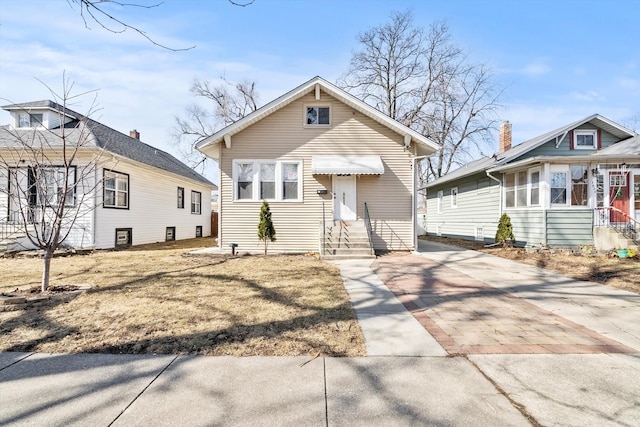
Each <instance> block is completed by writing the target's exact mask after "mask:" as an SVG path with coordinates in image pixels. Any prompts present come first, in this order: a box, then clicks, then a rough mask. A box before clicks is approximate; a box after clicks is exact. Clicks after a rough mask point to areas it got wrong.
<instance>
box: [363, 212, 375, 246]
mask: <svg viewBox="0 0 640 427" xmlns="http://www.w3.org/2000/svg"><path fill="white" fill-rule="evenodd" d="M364 226H365V227H366V229H367V237H368V238H369V247H370V248H371V249H373V239H372V237H371V234H372V229H371V217H370V216H369V207H368V206H367V202H364Z"/></svg>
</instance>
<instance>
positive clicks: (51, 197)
mask: <svg viewBox="0 0 640 427" xmlns="http://www.w3.org/2000/svg"><path fill="white" fill-rule="evenodd" d="M33 171H34V173H35V175H36V176H35V178H36V182H37V183H38V184H36V186H37V187H38V188H37V192H38V203H39V204H40V205H42V206H47V207H55V206H57V205H58V204H59V203H61V202H62V200H64V205H65V206H67V207H73V206H75V205H76V200H75V194H76V193H75V184H76V168H75V167H71V168H69V169H66V168H64V167H50V168H34V169H33ZM65 176H67V191H66V193H65V191H64V189H65Z"/></svg>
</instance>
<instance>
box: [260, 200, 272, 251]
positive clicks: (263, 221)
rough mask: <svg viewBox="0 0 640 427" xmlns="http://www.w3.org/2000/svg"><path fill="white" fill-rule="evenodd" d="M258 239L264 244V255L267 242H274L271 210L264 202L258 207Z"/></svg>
mask: <svg viewBox="0 0 640 427" xmlns="http://www.w3.org/2000/svg"><path fill="white" fill-rule="evenodd" d="M258 239H260V240H262V241H263V242H264V254H265V255H266V254H267V245H268V244H269V241H272V242H275V241H276V228H275V227H274V226H273V222H272V221H271V209H269V203H267V201H266V200H263V201H262V206H261V207H260V222H259V223H258Z"/></svg>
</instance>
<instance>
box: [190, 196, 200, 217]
mask: <svg viewBox="0 0 640 427" xmlns="http://www.w3.org/2000/svg"><path fill="white" fill-rule="evenodd" d="M191 213H192V214H197V215H200V214H201V213H202V193H200V192H199V191H192V192H191Z"/></svg>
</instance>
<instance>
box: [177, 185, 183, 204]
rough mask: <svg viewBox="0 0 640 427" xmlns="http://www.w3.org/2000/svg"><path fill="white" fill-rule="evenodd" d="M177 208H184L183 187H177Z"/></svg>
mask: <svg viewBox="0 0 640 427" xmlns="http://www.w3.org/2000/svg"><path fill="white" fill-rule="evenodd" d="M178 209H184V188H183V187H178Z"/></svg>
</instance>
